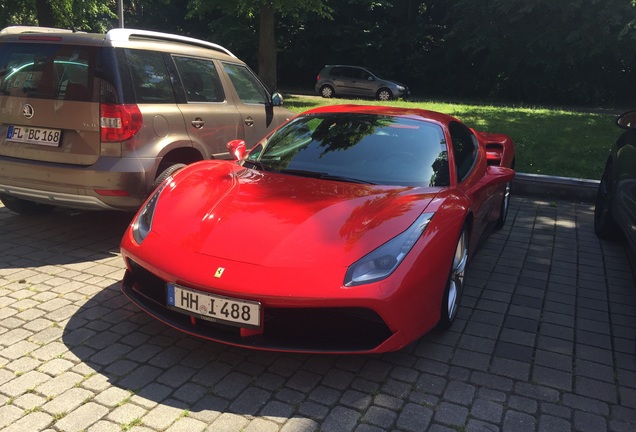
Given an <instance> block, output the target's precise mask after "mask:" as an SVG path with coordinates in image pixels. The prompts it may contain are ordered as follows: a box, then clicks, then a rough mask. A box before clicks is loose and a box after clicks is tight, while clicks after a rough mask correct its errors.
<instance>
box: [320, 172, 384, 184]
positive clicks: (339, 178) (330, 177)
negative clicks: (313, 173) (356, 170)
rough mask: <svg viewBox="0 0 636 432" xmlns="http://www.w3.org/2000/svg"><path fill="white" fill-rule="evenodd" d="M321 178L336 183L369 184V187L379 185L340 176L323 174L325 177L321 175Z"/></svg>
mask: <svg viewBox="0 0 636 432" xmlns="http://www.w3.org/2000/svg"><path fill="white" fill-rule="evenodd" d="M320 178H321V179H325V180H336V181H343V182H349V183H360V184H368V185H374V184H377V183H373V182H370V181H368V180H362V179H359V178H355V177H347V176H339V175H332V174H327V173H323V175H321V176H320Z"/></svg>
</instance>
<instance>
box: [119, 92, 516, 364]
mask: <svg viewBox="0 0 636 432" xmlns="http://www.w3.org/2000/svg"><path fill="white" fill-rule="evenodd" d="M228 149H229V150H230V152H231V153H232V154H233V155H234V156H235V158H236V159H237V161H216V160H213V161H204V162H198V163H195V164H192V165H189V166H187V167H186V168H183V169H182V170H180V171H178V172H177V173H176V174H174V175H173V176H172V177H170V178H168V179H167V180H166V181H165V182H164V183H163V184H162V185H161V186H160V187H159V188H158V189H157V190H156V191H155V192H154V193H153V194H152V195H151V196H150V197H149V199H148V200H147V202H146V203H145V205H144V206H143V207H142V208H141V209H140V210H139V213H138V214H137V216H136V217H135V219H134V220H133V222H132V224H131V225H130V227H129V229H128V230H127V232H126V234H125V235H124V238H123V240H122V244H121V252H122V256H123V258H124V260H125V262H126V266H127V271H126V274H125V277H124V280H123V283H122V289H123V291H124V293H125V294H126V295H127V296H128V297H129V298H130V299H131V300H132V301H133V302H134V303H136V304H137V305H138V306H140V307H141V308H142V309H143V310H145V311H146V312H148V313H149V314H150V315H152V316H153V317H155V318H157V319H159V320H161V321H163V322H164V323H166V324H168V325H170V326H172V327H174V328H176V329H178V330H181V331H183V332H186V333H189V334H192V335H197V336H200V337H203V338H206V339H209V340H213V341H218V342H223V343H227V344H231V345H236V346H242V347H249V348H257V349H267V350H276V351H291V352H320V353H379V352H384V351H392V350H398V349H400V348H402V347H404V346H406V345H407V344H409V343H411V342H413V341H415V340H417V339H418V338H420V337H421V336H422V335H423V334H425V333H426V332H427V331H429V330H431V329H432V328H433V327H435V326H439V327H441V328H445V327H448V326H450V325H451V323H452V322H453V319H454V318H455V317H456V315H457V308H458V306H459V303H460V299H461V296H462V291H463V287H464V277H465V273H466V264H467V262H468V259H469V257H470V254H471V253H472V252H473V251H474V250H475V248H476V246H477V245H478V243H479V242H480V240H482V239H483V238H484V237H485V236H486V235H487V233H488V232H489V231H490V230H491V229H492V228H497V227H501V226H502V225H503V224H504V222H505V220H506V214H507V211H508V203H509V191H510V183H511V181H512V179H513V177H514V171H513V170H512V167H513V164H514V145H513V142H512V140H511V139H510V138H509V137H508V136H506V135H500V134H490V133H484V132H476V131H474V130H472V129H470V128H468V127H466V126H464V125H463V124H462V123H461V122H459V121H458V120H457V119H455V118H453V117H451V116H448V115H445V114H440V113H436V112H431V111H424V110H418V109H402V108H388V107H375V106H354V105H344V106H329V107H323V108H318V109H314V110H310V111H307V112H305V113H303V114H301V115H299V116H297V117H295V118H294V119H292V120H290V121H289V122H287V123H286V124H284V125H283V126H281V127H280V128H279V129H278V130H276V131H274V132H273V133H272V134H270V135H269V136H267V137H266V138H265V139H263V140H262V141H261V142H260V143H259V144H257V145H256V146H255V147H254V148H253V149H252V150H251V151H250V152H249V153H247V154H246V151H245V143H243V142H242V141H232V142H230V143H228Z"/></svg>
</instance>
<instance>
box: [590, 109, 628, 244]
mask: <svg viewBox="0 0 636 432" xmlns="http://www.w3.org/2000/svg"><path fill="white" fill-rule="evenodd" d="M616 124H617V126H618V127H620V128H622V129H625V132H623V134H621V136H620V137H619V138H618V139H617V140H616V144H614V146H613V147H612V150H611V152H610V156H609V158H608V159H607V163H606V164H605V171H604V173H603V177H602V178H601V183H600V185H599V188H598V194H597V198H596V207H595V211H594V231H595V232H596V235H597V236H599V237H600V238H606V239H609V238H613V237H615V236H616V235H617V234H620V233H622V234H623V235H624V236H625V238H626V239H627V242H628V243H629V245H630V246H631V248H632V251H634V252H635V253H636V110H635V111H628V112H626V113H624V114H623V115H621V116H620V117H619V118H618V120H617V121H616Z"/></svg>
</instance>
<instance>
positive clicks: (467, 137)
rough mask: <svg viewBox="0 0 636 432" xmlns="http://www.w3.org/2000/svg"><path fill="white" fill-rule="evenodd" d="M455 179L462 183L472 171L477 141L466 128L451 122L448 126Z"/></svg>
mask: <svg viewBox="0 0 636 432" xmlns="http://www.w3.org/2000/svg"><path fill="white" fill-rule="evenodd" d="M449 131H450V135H451V140H452V141H453V154H454V156H455V166H456V168H457V177H458V178H459V181H462V180H463V179H464V178H465V177H466V176H467V175H468V173H469V172H470V170H471V169H472V167H473V165H474V163H475V160H476V157H477V139H476V138H475V136H474V135H473V133H472V132H471V131H470V129H468V128H467V127H466V126H464V125H462V124H460V123H457V122H452V123H451V124H450V125H449Z"/></svg>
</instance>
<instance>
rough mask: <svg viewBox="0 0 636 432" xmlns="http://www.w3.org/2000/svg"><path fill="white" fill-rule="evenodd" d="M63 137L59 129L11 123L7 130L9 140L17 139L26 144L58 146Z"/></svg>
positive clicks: (16, 140)
mask: <svg viewBox="0 0 636 432" xmlns="http://www.w3.org/2000/svg"><path fill="white" fill-rule="evenodd" d="M61 137H62V132H61V131H60V130H59V129H45V128H34V127H30V126H14V125H10V126H9V129H8V130H7V141H15V142H21V143H26V144H39V145H45V146H50V147H57V146H58V145H59V144H60V138H61Z"/></svg>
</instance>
